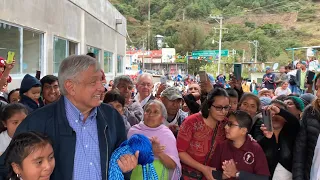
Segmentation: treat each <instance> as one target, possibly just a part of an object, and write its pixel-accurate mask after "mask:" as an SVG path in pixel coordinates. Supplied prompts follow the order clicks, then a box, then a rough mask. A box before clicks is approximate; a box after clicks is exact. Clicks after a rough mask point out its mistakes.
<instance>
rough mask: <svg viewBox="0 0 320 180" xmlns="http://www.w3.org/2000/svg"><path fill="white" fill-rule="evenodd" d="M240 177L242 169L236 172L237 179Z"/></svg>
mask: <svg viewBox="0 0 320 180" xmlns="http://www.w3.org/2000/svg"><path fill="white" fill-rule="evenodd" d="M239 177H240V171H239V172H237V173H236V179H239Z"/></svg>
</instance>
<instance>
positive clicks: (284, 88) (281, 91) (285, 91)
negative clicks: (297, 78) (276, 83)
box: [274, 81, 291, 96]
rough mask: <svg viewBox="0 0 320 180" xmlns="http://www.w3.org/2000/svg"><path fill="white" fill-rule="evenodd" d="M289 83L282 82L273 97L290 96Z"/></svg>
mask: <svg viewBox="0 0 320 180" xmlns="http://www.w3.org/2000/svg"><path fill="white" fill-rule="evenodd" d="M288 86H289V83H288V82H287V81H284V82H283V83H282V84H281V86H280V87H278V88H277V89H276V91H275V92H274V94H275V96H280V95H289V94H291V90H290V88H289V87H288Z"/></svg>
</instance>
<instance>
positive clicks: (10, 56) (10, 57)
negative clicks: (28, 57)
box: [6, 51, 15, 64]
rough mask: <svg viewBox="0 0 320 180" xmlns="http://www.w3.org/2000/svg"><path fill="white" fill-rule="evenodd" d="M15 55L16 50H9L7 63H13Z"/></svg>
mask: <svg viewBox="0 0 320 180" xmlns="http://www.w3.org/2000/svg"><path fill="white" fill-rule="evenodd" d="M14 56H15V52H12V51H8V55H7V61H6V63H7V64H12V62H13V60H14Z"/></svg>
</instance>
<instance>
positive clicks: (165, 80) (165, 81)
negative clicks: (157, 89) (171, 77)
mask: <svg viewBox="0 0 320 180" xmlns="http://www.w3.org/2000/svg"><path fill="white" fill-rule="evenodd" d="M160 83H161V84H167V77H166V76H161V77H160Z"/></svg>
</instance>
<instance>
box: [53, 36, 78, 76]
mask: <svg viewBox="0 0 320 180" xmlns="http://www.w3.org/2000/svg"><path fill="white" fill-rule="evenodd" d="M55 38H58V39H61V40H64V41H66V47H65V48H66V54H65V57H64V58H67V57H69V56H70V55H69V54H70V52H69V44H70V42H72V43H74V44H75V45H76V46H75V51H74V52H75V55H79V42H77V41H73V40H70V39H67V38H64V37H61V36H57V35H53V41H52V42H53V58H52V65H53V66H52V72H53V74H58V71H59V69H58V70H57V72H55V68H54V67H55V64H56V62H55ZM60 64H61V62H60ZM59 66H60V65H59Z"/></svg>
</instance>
